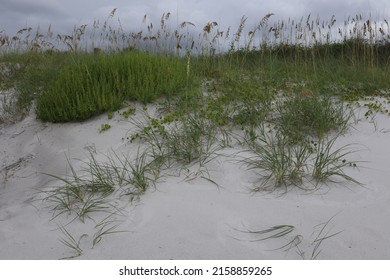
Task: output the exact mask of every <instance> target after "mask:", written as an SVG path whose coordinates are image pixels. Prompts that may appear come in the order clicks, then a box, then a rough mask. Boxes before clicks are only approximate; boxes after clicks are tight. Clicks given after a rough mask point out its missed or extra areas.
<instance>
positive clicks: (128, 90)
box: [37, 52, 187, 122]
mask: <svg viewBox="0 0 390 280" xmlns="http://www.w3.org/2000/svg"><path fill="white" fill-rule="evenodd" d="M185 67H186V65H185V63H183V61H181V59H180V58H170V57H167V56H162V55H159V56H157V55H152V54H148V53H143V52H122V53H114V54H99V55H93V54H85V55H84V56H80V57H78V58H77V59H75V60H74V62H73V63H71V64H70V65H69V66H67V67H65V68H64V69H63V70H62V71H60V72H59V74H58V75H57V76H56V77H54V79H52V80H51V81H50V82H49V83H48V85H47V87H46V88H45V89H44V91H43V92H42V94H41V95H40V97H39V98H38V102H37V116H38V118H40V119H41V120H44V121H51V122H66V121H79V120H85V119H88V118H90V117H92V116H94V115H97V114H100V113H102V112H105V111H115V110H117V109H119V108H120V107H121V106H122V103H123V101H124V100H125V99H129V100H136V101H140V102H143V103H147V102H151V101H153V100H155V99H156V98H158V97H160V96H162V95H167V96H169V95H172V94H174V93H175V92H177V91H179V90H180V89H181V88H183V87H184V86H185V85H186V83H187V74H186V68H185Z"/></svg>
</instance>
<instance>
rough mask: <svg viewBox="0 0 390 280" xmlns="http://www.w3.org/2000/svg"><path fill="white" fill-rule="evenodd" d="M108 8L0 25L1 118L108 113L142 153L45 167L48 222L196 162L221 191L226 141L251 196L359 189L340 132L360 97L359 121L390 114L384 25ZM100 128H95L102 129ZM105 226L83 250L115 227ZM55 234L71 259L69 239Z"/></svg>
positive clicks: (90, 209)
mask: <svg viewBox="0 0 390 280" xmlns="http://www.w3.org/2000/svg"><path fill="white" fill-rule="evenodd" d="M114 17H115V10H113V11H112V13H111V14H110V15H109V17H108V18H107V20H106V21H105V22H103V24H100V23H99V22H98V21H95V22H94V24H93V26H92V27H91V28H88V26H87V25H82V26H80V27H75V28H74V30H73V33H72V34H68V35H63V34H57V35H54V32H53V31H52V30H51V27H50V28H49V30H48V31H47V33H46V34H41V33H40V32H36V31H34V29H32V28H23V29H21V30H20V31H19V32H17V34H15V35H14V36H10V35H7V34H5V33H4V32H2V33H0V78H1V80H0V92H1V95H0V97H1V101H0V105H1V107H0V124H4V123H12V122H17V121H19V120H21V119H23V118H24V117H25V116H27V115H28V114H29V113H30V112H31V110H34V111H35V113H36V117H37V118H38V119H39V120H41V121H42V122H52V123H64V122H80V121H86V120H88V119H90V118H93V117H95V116H97V115H100V114H103V113H104V114H107V115H108V119H111V118H112V117H113V115H114V114H118V115H121V116H122V117H123V119H124V120H128V121H129V122H130V123H131V124H132V125H133V126H135V127H136V130H135V131H134V130H133V131H131V132H129V134H128V135H126V136H124V137H123V140H124V141H128V143H129V144H131V145H135V147H136V148H137V149H138V150H137V151H138V152H137V154H136V157H135V158H129V157H127V156H125V155H124V154H119V153H115V152H113V154H111V155H106V157H105V160H104V161H103V162H101V161H98V160H97V158H96V156H95V153H93V152H92V151H91V152H90V154H89V160H88V161H86V162H85V168H84V169H83V170H81V171H79V170H76V169H74V168H73V167H72V163H71V161H69V170H70V171H71V172H70V173H71V174H70V175H68V176H67V177H66V178H64V177H61V176H57V175H53V174H50V175H49V176H51V177H53V178H54V179H55V180H57V182H59V186H56V187H55V188H52V189H50V190H48V191H45V192H44V201H45V202H47V203H49V204H50V207H49V209H51V211H52V212H53V219H54V218H57V217H58V216H61V215H62V214H68V215H74V217H75V218H77V217H78V218H79V219H80V220H81V221H84V219H85V217H89V216H90V215H92V214H93V213H94V212H101V211H103V212H109V213H112V212H115V209H114V208H113V209H111V208H110V207H112V204H111V202H110V201H111V200H112V198H118V197H123V196H128V197H130V198H131V200H132V199H134V198H136V197H138V196H140V195H142V194H143V193H145V192H146V191H147V189H148V188H149V187H151V186H154V185H155V184H156V183H157V182H158V180H159V179H160V178H161V177H162V176H167V174H169V175H171V174H178V173H179V175H180V174H181V172H182V171H183V170H187V171H188V172H189V170H190V167H192V166H194V165H197V166H198V169H197V171H196V172H193V173H188V174H187V178H192V177H193V176H195V177H201V178H203V179H206V180H208V181H209V182H212V183H213V184H215V185H216V186H217V187H219V185H218V182H215V181H214V180H213V178H211V177H210V175H209V173H208V168H207V165H208V163H209V162H211V161H212V160H214V159H215V158H217V157H227V155H226V154H223V153H222V152H221V151H222V150H223V149H225V148H232V147H240V151H239V152H237V153H235V154H234V155H233V156H231V159H232V160H233V161H235V162H237V163H238V164H239V165H241V166H245V167H246V168H247V169H248V170H252V171H253V172H254V174H256V175H257V176H258V181H257V182H255V183H254V187H253V190H254V191H262V190H271V191H275V190H282V191H286V190H288V189H289V188H290V187H299V188H302V189H305V190H307V189H310V190H313V189H316V188H318V187H320V186H321V184H323V183H329V182H340V181H342V182H347V183H351V184H357V185H359V184H360V182H358V181H357V180H355V179H354V178H352V177H351V176H350V175H349V172H348V170H349V169H351V168H352V169H353V168H356V167H358V165H359V162H356V161H353V160H350V159H349V156H350V155H351V154H352V153H354V152H355V151H356V149H354V148H353V147H351V146H349V145H347V146H342V147H339V146H338V145H337V144H336V140H337V138H338V137H339V136H340V135H342V134H343V133H344V132H346V131H347V130H348V128H349V127H350V125H351V124H352V123H353V122H354V121H355V118H354V108H356V107H358V106H361V107H362V106H365V107H366V115H365V116H366V117H367V118H369V117H371V116H372V115H373V114H375V113H380V114H386V115H389V116H390V112H389V111H388V110H387V109H386V106H385V105H386V104H388V103H389V102H390V26H389V23H388V22H387V21H386V20H384V21H376V22H375V21H372V20H371V19H365V18H363V17H362V16H360V15H357V16H354V17H350V18H348V19H346V20H344V21H342V22H341V23H339V22H338V20H336V18H335V17H332V18H330V19H328V20H322V19H320V18H312V17H311V16H310V15H309V16H307V17H303V18H301V19H300V20H298V21H295V20H292V19H289V20H287V21H280V20H279V21H273V20H272V19H273V14H268V15H266V16H264V17H263V19H262V20H261V21H260V22H259V23H258V25H257V26H255V27H254V28H248V27H247V26H246V21H247V18H246V17H245V16H243V17H242V19H241V22H240V24H239V26H237V27H236V28H234V27H232V28H228V29H227V30H220V29H219V24H218V23H217V22H209V23H206V24H205V25H204V26H203V28H201V30H200V31H196V30H198V27H196V26H194V24H192V23H191V22H182V23H181V24H179V25H178V26H177V28H175V29H170V28H169V26H172V24H170V23H169V20H170V14H169V13H166V14H163V15H162V17H161V21H160V23H159V24H157V25H153V24H152V23H149V22H148V20H147V17H146V16H145V18H144V21H143V22H144V24H145V26H144V27H143V28H142V29H141V30H140V31H125V27H123V26H122V25H121V24H119V26H118V25H115V26H116V27H110V24H111V23H112V19H113V18H114ZM119 22H120V21H119ZM155 26H158V28H157V29H156V28H155ZM151 104H152V106H153V108H156V110H154V111H155V112H154V111H153V113H151V112H150V110H149V107H151ZM135 114H137V115H136V117H135ZM110 128H111V124H108V123H104V124H102V126H101V128H100V129H99V130H98V132H99V133H110ZM110 223H111V222H107V223H105V224H103V227H102V228H101V230H100V232H99V234H98V235H97V236H96V238H95V239H94V244H93V245H95V243H98V242H99V241H100V239H101V237H102V236H103V235H106V234H111V233H113V232H115V231H114V229H115V228H114V227H110V225H111V224H110ZM61 231H62V233H63V234H64V235H65V237H67V239H64V240H63V243H64V244H65V245H67V246H68V247H73V248H74V249H75V250H76V251H77V252H78V253H77V255H78V256H79V255H80V254H81V252H79V250H78V249H79V247H78V243H77V242H76V241H75V240H74V239H73V238H72V236H71V235H70V234H69V233H68V232H67V231H66V229H65V228H61ZM281 236H283V235H281ZM72 240H73V241H72Z"/></svg>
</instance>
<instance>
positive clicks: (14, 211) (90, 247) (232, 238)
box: [0, 109, 390, 260]
mask: <svg viewBox="0 0 390 280" xmlns="http://www.w3.org/2000/svg"><path fill="white" fill-rule="evenodd" d="M133 117H134V116H133ZM135 117H137V116H135ZM103 123H108V124H110V125H111V126H112V127H111V128H110V129H109V130H107V131H105V132H102V133H100V132H99V128H100V127H101V125H102V124H103ZM134 130H135V127H134V124H132V123H131V122H130V121H128V120H126V119H125V118H124V117H123V116H121V115H119V114H115V116H114V118H112V119H110V120H108V118H107V115H102V116H99V117H96V118H94V119H92V120H89V121H86V122H83V123H67V124H49V123H42V122H40V121H38V120H36V118H35V116H34V113H33V112H32V113H30V115H29V116H28V117H26V118H25V119H24V120H22V121H21V122H19V123H16V124H12V125H5V124H3V125H1V128H0V170H1V172H0V259H16V260H21V259H61V258H67V257H74V256H77V259H92V260H94V259H118V260H119V259H146V260H147V259H167V260H168V259H183V260H185V259H202V260H203V259H222V260H224V259H302V258H306V259H310V258H311V257H312V255H313V252H314V254H315V255H316V253H317V252H319V250H321V251H320V254H319V255H318V256H317V258H318V259H332V260H338V259H359V260H360V259H362V260H371V259H389V258H390V242H389V241H390V219H389V217H390V182H389V181H390V146H389V143H390V119H389V117H388V116H385V115H382V114H380V113H378V114H377V115H375V116H374V117H372V118H371V117H370V118H369V119H366V118H365V117H364V109H356V122H354V123H353V124H352V126H351V128H350V129H349V130H348V131H347V132H346V133H345V134H344V135H342V136H340V137H339V139H338V140H337V145H338V146H339V147H341V146H343V145H347V144H352V145H353V148H354V149H355V150H356V152H354V153H352V154H350V155H348V158H349V159H350V160H353V161H358V162H359V163H358V168H350V169H347V170H346V172H347V173H348V174H349V175H351V176H352V177H353V178H355V179H356V180H358V181H359V182H361V183H362V186H360V185H357V184H353V183H348V182H343V181H341V182H339V183H328V184H323V185H321V186H318V188H317V189H316V190H313V191H305V190H302V189H299V188H291V189H289V190H288V191H287V192H271V193H270V192H256V193H253V192H252V190H253V188H254V184H255V174H254V173H253V172H252V171H248V170H247V168H245V166H243V165H242V164H240V163H238V162H237V161H235V160H234V157H232V155H234V154H235V153H236V152H237V151H239V149H238V148H235V147H232V148H228V149H224V150H222V153H225V154H227V155H230V157H223V156H220V157H218V158H216V159H215V160H213V161H212V162H210V163H209V164H208V165H207V169H208V172H209V178H210V179H212V181H213V182H215V183H213V182H211V181H209V180H207V179H205V178H202V177H201V176H198V177H194V178H192V180H186V175H188V174H189V173H188V172H185V170H183V171H182V172H180V176H179V175H178V172H176V173H175V174H176V176H164V177H163V178H162V179H161V180H159V181H158V182H157V183H156V185H155V187H150V188H149V189H148V190H147V191H146V193H145V194H143V195H141V196H140V197H139V198H138V199H136V200H134V201H130V199H129V197H128V196H119V195H116V196H115V195H113V197H112V199H111V200H110V201H109V203H110V207H111V208H112V209H117V212H116V214H115V215H111V216H110V215H109V214H108V213H107V212H100V213H91V215H90V218H86V219H85V220H84V222H82V221H80V220H79V219H74V216H72V215H71V216H67V215H66V214H63V215H59V216H58V217H54V213H53V211H51V208H52V207H53V206H52V205H50V204H49V203H48V201H45V200H44V199H43V198H44V197H45V191H47V190H49V189H50V188H52V187H53V186H56V185H57V186H58V185H60V184H59V182H58V180H55V179H54V178H53V177H50V176H48V175H46V174H52V175H56V176H60V177H61V176H62V177H65V175H66V174H69V173H70V170H69V165H68V160H69V162H71V164H72V166H73V167H74V168H75V169H76V170H77V169H79V168H81V167H82V161H88V158H89V153H90V152H91V151H93V153H94V154H95V155H96V157H97V158H99V159H103V158H104V155H108V154H110V153H111V154H112V153H114V152H115V153H118V154H129V155H136V153H137V149H138V144H136V143H132V144H130V143H129V142H128V141H127V140H126V137H128V136H129V134H130V133H131V132H133V131H134ZM232 159H233V160H232ZM80 160H81V161H80ZM189 168H190V172H191V171H193V172H195V171H197V170H198V167H197V166H196V165H195V166H190V167H189ZM102 221H103V224H104V222H105V221H106V222H107V221H109V223H107V224H106V225H107V227H106V229H107V228H108V227H110V226H115V228H113V229H112V230H113V231H115V233H112V234H107V235H104V236H102V239H101V240H100V242H98V243H97V244H95V245H94V244H93V241H94V240H95V241H98V239H96V237H97V235H98V232H99V230H101V229H102V223H101V222H102ZM327 222H328V223H327ZM325 223H327V224H325ZM99 224H100V226H99ZM279 225H285V227H283V228H282V229H288V228H289V229H291V232H290V233H288V234H286V235H284V236H281V237H279V238H268V239H265V240H261V239H264V237H265V236H266V235H263V234H259V233H255V232H256V231H261V230H266V229H270V228H272V227H275V226H279ZM287 225H288V226H289V227H287ZM61 228H62V229H63V230H62V231H61ZM64 229H66V231H67V232H68V233H69V234H71V235H72V236H73V237H74V239H75V240H76V241H77V242H78V243H79V248H80V251H79V252H75V250H73V249H71V248H69V247H68V246H65V245H64V244H63V242H61V239H62V240H63V241H64V240H67V239H66V234H65V232H64ZM321 229H324V230H323V231H322V232H321ZM333 234H336V235H334V236H332V235H333ZM325 236H330V238H328V239H325V240H323V242H322V243H321V244H320V246H319V248H318V250H316V249H315V245H316V244H318V238H321V237H325ZM294 238H295V239H294ZM316 238H317V243H316ZM294 240H295V241H296V240H300V241H301V243H300V244H299V245H297V244H296V243H294ZM290 242H292V243H290ZM289 243H290V245H288V244H289ZM294 244H295V245H296V246H293V245H294ZM287 249H289V250H287Z"/></svg>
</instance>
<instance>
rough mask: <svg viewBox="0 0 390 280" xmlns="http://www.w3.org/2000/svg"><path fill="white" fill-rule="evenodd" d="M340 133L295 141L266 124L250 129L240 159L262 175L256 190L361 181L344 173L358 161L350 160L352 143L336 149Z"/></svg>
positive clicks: (355, 165)
mask: <svg viewBox="0 0 390 280" xmlns="http://www.w3.org/2000/svg"><path fill="white" fill-rule="evenodd" d="M338 136H339V135H336V136H335V137H333V138H329V137H324V138H321V139H319V140H318V141H314V140H309V138H306V139H304V140H303V141H300V142H298V143H292V142H291V140H290V139H289V137H288V136H285V135H284V134H282V133H280V132H279V131H276V132H272V131H268V132H267V131H266V130H265V128H264V126H262V127H260V128H258V129H251V130H247V132H246V139H245V141H246V145H247V146H248V147H249V149H247V150H246V151H245V153H250V155H249V156H248V155H245V156H243V157H242V159H241V160H240V162H241V163H242V164H244V165H246V166H248V168H249V170H254V171H255V172H256V173H257V175H258V176H259V182H260V186H258V187H256V188H255V191H260V190H271V191H273V190H277V189H280V188H281V187H284V189H285V190H287V188H288V187H289V186H297V187H300V188H303V187H304V186H305V184H304V183H311V184H309V185H307V184H306V187H305V188H308V187H310V185H314V187H317V186H318V183H327V182H337V181H336V178H341V179H343V180H345V182H350V183H356V184H360V183H359V182H358V181H357V180H355V179H354V178H352V177H351V176H349V175H347V173H345V169H346V168H355V167H357V164H356V162H354V161H349V160H347V156H348V155H350V154H351V153H353V151H351V150H350V149H349V148H350V145H346V146H342V147H340V148H335V147H334V144H335V142H336V140H337V139H338Z"/></svg>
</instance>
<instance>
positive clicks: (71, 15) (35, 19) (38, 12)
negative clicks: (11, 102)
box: [0, 0, 390, 35]
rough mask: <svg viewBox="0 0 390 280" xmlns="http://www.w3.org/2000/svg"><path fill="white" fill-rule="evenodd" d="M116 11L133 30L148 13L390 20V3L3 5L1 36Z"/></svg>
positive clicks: (59, 1) (188, 17) (37, 0)
mask: <svg viewBox="0 0 390 280" xmlns="http://www.w3.org/2000/svg"><path fill="white" fill-rule="evenodd" d="M114 8H118V10H117V13H116V18H119V19H120V20H121V22H122V25H123V26H124V27H125V28H126V27H127V28H129V29H131V28H132V29H134V30H137V29H139V28H140V26H142V19H143V16H144V15H145V14H147V15H148V19H149V20H150V21H152V22H154V23H155V25H158V24H159V20H160V18H161V15H162V14H163V13H164V12H171V13H172V17H171V21H173V23H174V24H175V23H180V22H182V21H190V22H193V23H194V24H195V25H196V26H197V27H198V28H199V29H200V30H201V28H202V27H203V26H204V25H205V24H206V23H207V22H211V21H216V22H218V23H219V24H220V26H223V27H227V26H232V27H234V28H236V27H237V25H238V22H239V21H240V18H241V17H242V16H243V15H246V16H247V17H248V22H247V24H253V25H255V24H256V23H258V22H259V20H260V19H261V18H262V17H263V16H264V15H265V14H267V13H274V14H275V16H274V17H273V19H285V20H287V19H288V18H289V17H290V18H297V19H298V18H300V17H301V16H307V15H308V14H312V16H317V15H319V16H320V18H321V19H322V20H328V19H330V17H331V16H332V15H335V16H336V19H337V20H338V21H343V20H344V19H345V18H347V17H348V16H355V15H356V14H362V15H365V16H368V15H370V14H371V16H372V17H373V18H374V19H376V20H383V19H389V18H390V1H389V0H165V1H153V0H0V31H3V32H5V33H7V34H8V35H13V34H14V33H15V32H16V31H17V30H19V29H21V28H24V27H33V28H36V27H37V26H40V28H41V31H44V30H46V29H47V27H48V26H49V24H51V25H52V29H53V30H54V32H56V33H66V32H68V30H72V28H73V26H74V25H81V24H88V25H92V24H93V21H94V20H98V19H100V20H101V21H104V20H105V19H106V18H107V16H108V15H109V14H110V12H111V11H112V10H113V9H114ZM177 16H178V19H177V18H176V17H177Z"/></svg>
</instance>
